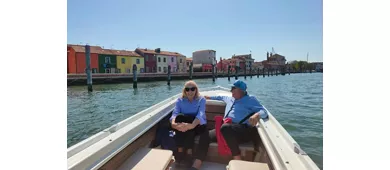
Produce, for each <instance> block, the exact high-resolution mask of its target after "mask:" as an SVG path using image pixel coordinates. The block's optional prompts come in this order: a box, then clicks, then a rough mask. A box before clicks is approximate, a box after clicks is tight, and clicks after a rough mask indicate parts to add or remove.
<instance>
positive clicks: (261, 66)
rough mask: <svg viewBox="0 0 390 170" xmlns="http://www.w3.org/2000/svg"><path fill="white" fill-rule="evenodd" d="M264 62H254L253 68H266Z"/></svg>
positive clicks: (255, 69)
mask: <svg viewBox="0 0 390 170" xmlns="http://www.w3.org/2000/svg"><path fill="white" fill-rule="evenodd" d="M263 62H264V61H263ZM263 62H259V61H258V62H253V65H252V70H254V71H257V70H258V69H260V70H261V71H262V70H263V68H264V64H263Z"/></svg>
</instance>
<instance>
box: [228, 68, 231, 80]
mask: <svg viewBox="0 0 390 170" xmlns="http://www.w3.org/2000/svg"><path fill="white" fill-rule="evenodd" d="M230 68H231V67H230V65H229V66H228V81H230Z"/></svg>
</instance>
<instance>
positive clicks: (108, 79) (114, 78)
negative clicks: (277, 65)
mask: <svg viewBox="0 0 390 170" xmlns="http://www.w3.org/2000/svg"><path fill="white" fill-rule="evenodd" d="M257 75H258V74H257V73H252V77H257ZM286 75H288V73H286ZM212 76H213V75H212V72H194V73H192V79H201V78H212ZM237 76H238V77H242V78H244V77H245V74H244V72H240V73H238V74H237ZM250 76H251V74H250V73H246V77H247V78H250ZM260 76H261V77H262V76H263V73H262V72H260V73H259V77H260ZM269 76H281V73H277V74H276V73H270V74H269ZM215 77H216V78H218V77H228V74H227V73H226V72H225V73H223V72H219V73H217V74H216V75H215ZM265 77H268V72H265ZM167 78H168V74H167V73H138V74H137V82H148V81H165V80H167ZM189 78H190V75H189V73H171V80H186V79H189ZM230 78H231V79H234V78H235V73H233V74H232V73H231V74H230ZM92 79H93V84H112V83H128V82H133V74H132V73H94V74H92ZM86 81H87V75H86V74H68V75H67V84H68V86H72V85H86Z"/></svg>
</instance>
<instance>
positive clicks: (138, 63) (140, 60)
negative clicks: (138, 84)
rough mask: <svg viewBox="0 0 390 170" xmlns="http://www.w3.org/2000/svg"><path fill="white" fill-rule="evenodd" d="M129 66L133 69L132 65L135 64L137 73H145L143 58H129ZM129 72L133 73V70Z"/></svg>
mask: <svg viewBox="0 0 390 170" xmlns="http://www.w3.org/2000/svg"><path fill="white" fill-rule="evenodd" d="M130 59H131V60H130V64H131V66H132V67H133V64H135V65H136V66H137V73H144V72H145V64H144V63H145V61H144V58H143V57H142V56H140V55H138V56H135V55H133V56H131V57H130ZM131 72H133V70H131Z"/></svg>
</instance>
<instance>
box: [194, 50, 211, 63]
mask: <svg viewBox="0 0 390 170" xmlns="http://www.w3.org/2000/svg"><path fill="white" fill-rule="evenodd" d="M192 61H193V63H194V64H213V61H216V51H215V50H200V51H195V52H193V53H192Z"/></svg>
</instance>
